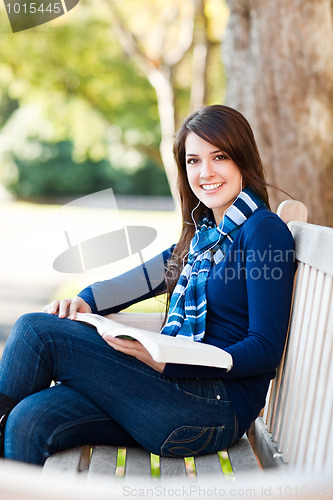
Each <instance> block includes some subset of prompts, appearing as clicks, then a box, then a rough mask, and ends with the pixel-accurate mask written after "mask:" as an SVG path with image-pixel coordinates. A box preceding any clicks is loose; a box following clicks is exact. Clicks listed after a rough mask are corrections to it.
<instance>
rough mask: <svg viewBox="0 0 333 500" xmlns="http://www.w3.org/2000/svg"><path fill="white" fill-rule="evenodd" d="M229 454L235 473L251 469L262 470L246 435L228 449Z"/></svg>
mask: <svg viewBox="0 0 333 500" xmlns="http://www.w3.org/2000/svg"><path fill="white" fill-rule="evenodd" d="M228 455H229V460H230V463H231V466H232V470H233V472H234V474H235V475H237V474H241V473H242V472H249V471H250V470H260V466H259V463H258V460H257V459H256V456H255V454H254V452H253V449H252V447H251V445H250V442H249V440H248V438H247V437H246V436H245V435H244V436H243V437H242V438H241V439H240V440H239V441H237V443H235V444H234V445H233V446H231V447H230V448H229V449H228Z"/></svg>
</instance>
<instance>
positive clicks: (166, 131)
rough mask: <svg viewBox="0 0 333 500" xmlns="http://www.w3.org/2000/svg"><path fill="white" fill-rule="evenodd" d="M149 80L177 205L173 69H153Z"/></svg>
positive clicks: (162, 146) (162, 147)
mask: <svg viewBox="0 0 333 500" xmlns="http://www.w3.org/2000/svg"><path fill="white" fill-rule="evenodd" d="M147 76H148V80H149V81H150V83H151V85H152V87H153V88H154V90H155V93H156V97H157V105H158V112H159V117H160V125H161V143H160V152H161V157H162V161H163V165H164V168H165V172H166V175H167V179H168V182H169V186H170V191H171V194H172V197H173V200H174V202H175V205H176V206H177V205H178V204H179V196H178V189H177V169H176V168H175V163H174V159H173V154H172V147H173V141H174V136H175V132H176V124H175V108H174V93H173V87H172V79H171V69H170V68H168V67H165V68H159V69H151V70H149V71H148V72H147Z"/></svg>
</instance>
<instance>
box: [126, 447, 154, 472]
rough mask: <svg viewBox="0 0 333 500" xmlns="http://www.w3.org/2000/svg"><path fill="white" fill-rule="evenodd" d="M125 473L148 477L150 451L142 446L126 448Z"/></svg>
mask: <svg viewBox="0 0 333 500" xmlns="http://www.w3.org/2000/svg"><path fill="white" fill-rule="evenodd" d="M125 475H126V477H132V476H140V477H150V476H151V462H150V453H149V452H148V451H147V450H145V449H143V448H127V449H126V466H125Z"/></svg>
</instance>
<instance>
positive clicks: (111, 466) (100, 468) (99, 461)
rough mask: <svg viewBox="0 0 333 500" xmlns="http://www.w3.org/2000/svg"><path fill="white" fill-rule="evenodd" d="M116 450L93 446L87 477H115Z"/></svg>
mask: <svg viewBox="0 0 333 500" xmlns="http://www.w3.org/2000/svg"><path fill="white" fill-rule="evenodd" d="M117 456H118V448H116V447H114V446H94V448H93V451H92V455H91V460H90V466H89V473H88V476H89V477H90V476H93V475H95V474H103V475H106V476H115V473H116V468H117Z"/></svg>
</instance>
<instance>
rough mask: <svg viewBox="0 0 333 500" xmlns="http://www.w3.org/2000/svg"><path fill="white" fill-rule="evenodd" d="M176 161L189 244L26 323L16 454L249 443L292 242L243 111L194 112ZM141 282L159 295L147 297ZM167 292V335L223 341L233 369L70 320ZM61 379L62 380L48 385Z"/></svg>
mask: <svg viewBox="0 0 333 500" xmlns="http://www.w3.org/2000/svg"><path fill="white" fill-rule="evenodd" d="M174 156H175V160H176V163H177V166H178V173H179V192H180V197H181V204H182V213H183V228H182V233H181V237H180V239H179V242H178V243H177V245H176V246H175V247H171V248H170V249H169V250H166V251H165V252H163V254H162V255H161V256H160V257H159V259H157V260H156V259H152V261H149V262H147V263H146V267H145V269H142V267H141V266H139V267H138V268H136V269H134V270H132V271H130V272H128V273H126V274H124V275H122V276H120V277H118V278H113V279H111V280H107V281H105V282H98V283H94V284H93V285H91V286H90V287H88V288H86V289H84V290H82V291H81V292H80V293H79V294H78V296H77V297H75V298H73V299H66V300H62V301H60V302H59V301H55V302H53V303H52V304H50V305H48V306H46V308H45V310H44V312H42V313H32V314H27V315H24V316H22V317H21V318H20V319H19V320H18V321H17V322H16V324H15V326H14V328H13V331H12V332H11V334H10V336H9V339H8V341H7V343H6V346H5V350H4V353H3V357H2V360H1V364H0V418H2V422H1V433H2V437H3V441H4V443H3V444H4V450H3V452H4V456H5V457H7V458H9V459H13V460H19V461H24V462H30V463H34V464H43V462H44V461H45V460H46V458H47V457H48V456H49V455H51V454H52V453H55V452H57V451H59V450H63V449H67V448H70V447H74V446H79V445H82V444H91V445H94V444H105V445H115V446H117V445H123V446H135V445H137V444H138V443H139V444H140V445H142V446H143V447H145V448H146V449H148V450H149V451H151V452H153V453H155V454H158V455H163V456H171V457H179V456H192V455H200V454H205V453H212V452H215V451H217V450H222V449H224V448H226V447H228V446H230V445H231V444H233V443H234V442H235V441H237V440H238V439H239V438H240V437H241V436H242V434H243V433H244V432H245V431H246V430H247V429H248V428H249V426H250V424H251V422H252V421H253V420H254V419H255V418H256V417H257V416H258V414H259V412H260V410H261V408H262V407H263V406H264V403H265V395H266V392H267V389H268V385H269V382H270V380H271V379H272V378H273V377H274V375H275V368H276V366H277V364H278V363H279V360H280V358H281V355H282V351H283V346H284V342H285V337H286V331H287V325H288V318H289V309H290V303H291V295H292V283H293V275H294V253H293V239H292V237H291V234H290V232H289V231H288V229H287V227H286V226H285V224H284V223H283V222H282V221H281V220H280V219H279V217H277V216H276V215H275V214H274V213H272V212H270V210H269V202H268V196H267V191H266V183H265V178H264V172H263V167H262V163H261V160H260V156H259V153H258V150H257V147H256V143H255V139H254V136H253V133H252V131H251V128H250V126H249V124H248V122H247V121H246V120H245V118H244V117H243V116H242V115H241V114H240V113H238V112H237V111H235V110H233V109H231V108H228V107H226V106H220V105H216V106H209V107H206V108H204V109H202V110H200V111H198V112H196V113H194V114H193V115H191V116H190V117H189V118H187V119H186V120H185V122H184V123H183V125H182V127H181V129H180V131H179V133H178V135H177V137H176V139H175V144H174ZM161 261H162V262H163V263H164V264H163V266H162V268H161V266H160V268H159V269H160V270H161V269H162V272H161V273H160V278H159V279H157V278H156V276H157V275H158V271H156V262H161ZM152 270H153V271H152ZM151 273H152V274H151ZM151 275H154V279H150V276H151ZM142 276H145V279H146V280H147V284H148V287H147V290H148V291H143V292H140V290H142V287H141V285H142ZM133 288H136V289H137V291H138V293H136V296H135V297H134V298H133V293H132V290H133ZM124 291H125V292H124ZM165 291H167V292H168V296H169V298H170V301H169V314H168V318H167V321H166V323H165V325H164V327H163V329H162V332H161V334H167V335H184V336H187V337H189V341H199V342H200V341H201V342H207V343H209V344H213V345H215V346H218V347H220V348H223V349H225V350H226V351H228V352H229V353H230V355H231V357H232V360H233V366H232V368H231V369H230V370H228V371H226V370H224V369H221V368H212V367H205V366H191V365H182V364H171V363H168V364H162V363H156V362H155V361H153V359H152V358H151V356H150V355H149V354H148V352H147V351H146V350H145V348H144V347H143V346H142V345H141V344H140V343H139V342H136V341H135V342H134V341H131V340H123V339H112V338H107V337H104V338H102V337H101V336H100V335H99V334H98V333H97V331H96V330H95V329H94V328H92V327H91V326H87V325H85V324H82V323H79V322H76V321H71V320H70V319H68V318H67V317H68V316H69V315H70V317H71V318H75V316H76V313H77V312H94V313H99V314H102V315H105V314H109V313H111V312H117V311H119V310H121V309H123V308H125V307H127V306H128V305H129V304H131V303H133V302H137V301H139V300H142V299H144V298H147V297H150V296H154V295H157V294H160V293H163V292H165ZM127 292H128V297H127V295H126V294H127ZM119 297H122V298H121V299H120V298H119ZM52 380H55V381H58V382H60V383H58V384H56V385H55V386H53V387H50V383H51V381H52Z"/></svg>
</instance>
